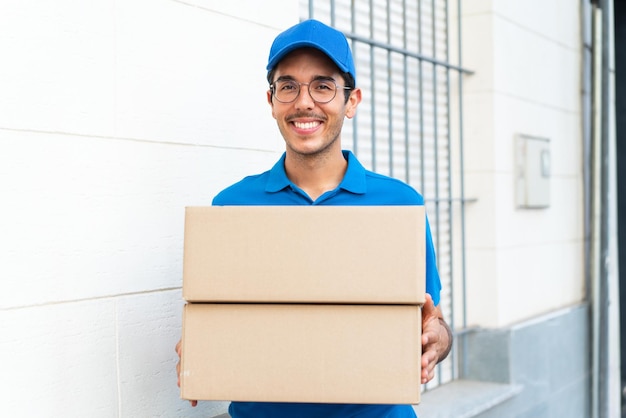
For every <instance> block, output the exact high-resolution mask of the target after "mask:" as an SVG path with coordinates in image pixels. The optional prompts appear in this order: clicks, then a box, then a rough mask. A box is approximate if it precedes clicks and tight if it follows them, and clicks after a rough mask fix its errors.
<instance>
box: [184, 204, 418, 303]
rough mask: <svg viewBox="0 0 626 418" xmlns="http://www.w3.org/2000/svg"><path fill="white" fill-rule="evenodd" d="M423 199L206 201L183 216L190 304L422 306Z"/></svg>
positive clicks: (186, 294) (185, 285)
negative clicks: (401, 202)
mask: <svg viewBox="0 0 626 418" xmlns="http://www.w3.org/2000/svg"><path fill="white" fill-rule="evenodd" d="M425 242H426V238H425V213H424V207H423V206H211V207H189V208H187V209H186V216H185V248H184V261H183V297H184V298H185V299H186V300H187V301H189V302H259V303H264V302H270V303H353V304H354V303H365V304H370V303H371V304H422V303H424V301H425Z"/></svg>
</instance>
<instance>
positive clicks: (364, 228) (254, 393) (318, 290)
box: [181, 206, 425, 404]
mask: <svg viewBox="0 0 626 418" xmlns="http://www.w3.org/2000/svg"><path fill="white" fill-rule="evenodd" d="M424 252H425V215H424V208H423V207H422V206H384V207H382V206H358V207H351V206H341V207H338V206H333V207H331V206H318V207H308V206H306V207H302V206H280V207H273V206H227V207H192V208H187V210H186V217H185V248H184V263H183V264H184V267H183V297H184V298H185V300H186V301H187V304H186V305H185V308H184V314H183V353H182V360H181V362H182V365H181V367H182V368H181V397H182V398H183V399H203V400H230V401H263V402H324V403H404V404H416V403H418V402H419V397H420V372H421V370H420V358H421V305H422V304H423V303H424V298H425V294H424V293H425V284H424V280H425V279H424V277H425V264H424V263H425V256H424Z"/></svg>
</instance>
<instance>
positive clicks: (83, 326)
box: [0, 0, 298, 417]
mask: <svg viewBox="0 0 626 418" xmlns="http://www.w3.org/2000/svg"><path fill="white" fill-rule="evenodd" d="M297 18H298V4H297V2H296V1H292V2H283V1H278V0H273V1H269V2H268V1H264V2H257V1H255V0H239V1H236V2H223V1H210V0H185V1H177V0H123V1H113V0H109V1H107V0H94V1H90V2H81V1H72V0H58V1H55V2H49V1H43V0H42V1H35V2H23V1H19V0H10V1H3V2H2V3H0V28H1V29H0V56H1V57H2V65H0V195H1V196H2V200H1V202H2V203H1V204H0V324H2V326H1V329H2V333H1V334H0V353H2V357H3V359H4V362H3V363H4V365H3V375H4V376H5V378H4V379H2V383H1V384H0V415H2V416H20V417H40V416H47V417H57V416H58V417H72V416H76V417H78V416H81V417H82V416H89V417H111V416H119V417H139V416H151V417H152V416H167V417H173V416H207V415H211V414H212V413H217V412H221V411H223V408H224V404H221V403H204V404H203V405H201V406H200V407H198V408H197V409H195V410H192V409H191V408H190V407H189V406H188V405H187V403H186V402H183V401H181V400H179V398H178V388H177V387H176V376H175V364H176V359H177V357H176V354H175V353H174V345H175V343H176V341H177V340H178V338H179V336H180V324H181V307H182V299H181V294H180V285H181V273H182V233H183V221H184V219H183V217H184V207H185V206H189V205H208V204H209V203H210V201H211V199H212V197H213V196H214V194H215V193H216V192H217V191H219V190H220V189H221V188H223V187H224V186H226V185H228V184H230V183H232V182H234V181H236V180H238V179H240V178H241V177H242V176H244V175H247V174H250V173H254V172H260V171H263V170H265V169H267V168H269V167H270V166H271V165H272V164H273V163H274V162H275V160H276V159H277V158H278V156H279V153H280V152H281V151H282V149H283V145H282V140H281V139H280V136H279V134H278V131H277V129H276V128H275V125H274V122H273V119H272V118H271V116H270V110H269V107H268V106H267V104H266V98H265V91H266V89H267V86H266V82H265V69H264V68H265V62H266V59H267V53H268V51H269V46H270V44H271V41H272V39H273V37H274V36H275V35H276V34H277V33H278V32H279V31H280V30H282V29H284V28H286V27H288V26H290V25H292V24H293V23H295V22H297Z"/></svg>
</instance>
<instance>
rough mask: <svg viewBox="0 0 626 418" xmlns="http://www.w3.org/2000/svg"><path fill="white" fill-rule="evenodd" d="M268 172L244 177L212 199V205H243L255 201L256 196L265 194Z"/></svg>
mask: <svg viewBox="0 0 626 418" xmlns="http://www.w3.org/2000/svg"><path fill="white" fill-rule="evenodd" d="M267 176H268V172H265V173H261V174H255V175H251V176H247V177H244V178H243V179H241V180H240V181H238V182H237V183H235V184H233V185H231V186H228V187H227V188H225V189H224V190H222V191H221V192H219V193H218V194H217V195H216V196H215V197H214V198H213V205H216V206H223V205H245V204H251V203H252V202H255V201H257V200H258V199H257V196H258V195H259V194H262V193H264V192H265V185H266V184H267Z"/></svg>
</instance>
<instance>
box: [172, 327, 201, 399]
mask: <svg viewBox="0 0 626 418" xmlns="http://www.w3.org/2000/svg"><path fill="white" fill-rule="evenodd" d="M182 352H183V340H182V338H181V339H180V340H179V341H178V344H176V354H178V363H177V364H176V376H178V381H177V383H176V384H177V385H178V387H180V356H181V355H182ZM189 403H190V404H191V406H196V405H198V401H189Z"/></svg>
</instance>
